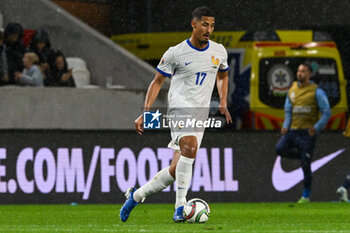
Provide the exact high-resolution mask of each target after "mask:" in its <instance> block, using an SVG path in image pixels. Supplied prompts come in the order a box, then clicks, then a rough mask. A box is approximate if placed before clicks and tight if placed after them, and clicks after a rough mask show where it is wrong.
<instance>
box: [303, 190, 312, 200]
mask: <svg viewBox="0 0 350 233" xmlns="http://www.w3.org/2000/svg"><path fill="white" fill-rule="evenodd" d="M310 193H311V190H310V189H309V188H304V189H303V197H304V198H309V197H310Z"/></svg>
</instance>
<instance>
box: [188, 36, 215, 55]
mask: <svg viewBox="0 0 350 233" xmlns="http://www.w3.org/2000/svg"><path fill="white" fill-rule="evenodd" d="M186 42H187V44H188V45H189V46H190V47H191V48H193V49H195V50H197V51H200V52H203V51H205V50H207V49H208V48H209V43H210V42H209V41H208V44H207V46H205V48H203V49H199V48H196V47H194V46H193V45H192V44H191V41H190V39H187V40H186Z"/></svg>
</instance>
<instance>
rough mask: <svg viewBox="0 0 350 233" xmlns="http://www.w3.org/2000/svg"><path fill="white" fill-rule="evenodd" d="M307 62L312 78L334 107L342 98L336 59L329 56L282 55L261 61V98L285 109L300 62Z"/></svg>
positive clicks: (264, 101)
mask: <svg viewBox="0 0 350 233" xmlns="http://www.w3.org/2000/svg"><path fill="white" fill-rule="evenodd" d="M305 61H308V62H310V63H311V66H312V68H313V74H312V77H311V80H312V81H314V82H315V83H316V84H318V85H319V87H320V88H322V89H323V90H324V91H325V92H326V94H327V96H328V99H329V103H330V105H331V106H332V107H333V106H334V105H336V104H337V103H338V102H339V101H340V89H339V78H338V71H337V65H336V61H335V60H334V59H329V58H307V57H298V58H296V57H283V58H266V59H261V60H260V66H259V69H260V75H259V76H260V79H259V98H260V100H261V101H262V102H263V103H265V104H267V105H269V106H271V107H274V108H283V107H284V101H285V98H286V95H287V93H288V90H289V88H290V86H291V85H292V83H293V81H296V72H297V69H298V66H299V64H300V63H303V62H305Z"/></svg>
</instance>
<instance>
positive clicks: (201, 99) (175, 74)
mask: <svg viewBox="0 0 350 233" xmlns="http://www.w3.org/2000/svg"><path fill="white" fill-rule="evenodd" d="M191 26H192V29H193V31H192V35H191V38H190V39H187V40H185V41H183V42H181V43H180V44H178V45H176V46H174V47H170V48H169V49H168V50H167V51H166V52H165V54H164V55H163V57H162V59H161V61H160V63H159V65H158V66H157V72H156V75H155V77H154V79H153V81H152V82H151V84H150V86H149V88H148V91H147V94H146V98H145V103H144V111H149V110H150V108H151V106H152V104H153V102H154V100H155V99H156V97H157V95H158V93H159V90H160V88H161V87H162V85H163V83H164V80H165V79H166V78H167V77H169V78H171V83H170V89H169V92H168V109H171V110H173V112H172V114H175V115H176V113H177V112H176V111H178V113H180V114H182V113H188V112H187V110H188V109H190V110H191V111H190V112H191V113H190V114H191V116H194V115H196V113H195V112H193V111H195V110H196V109H198V110H199V111H202V110H203V109H206V111H205V113H204V114H203V113H199V115H200V116H199V118H201V119H202V120H203V119H204V118H207V117H208V112H209V104H210V99H211V95H212V91H213V88H214V85H215V81H216V82H217V88H218V92H219V95H220V106H219V110H220V112H221V113H222V114H224V115H225V118H226V121H227V122H228V123H229V122H230V123H232V119H231V116H230V113H229V112H228V110H227V92H228V69H229V67H228V65H227V52H226V50H225V48H224V47H223V46H222V45H221V44H218V43H215V42H214V41H211V40H210V36H211V34H212V33H213V30H214V26H215V18H214V14H213V13H212V11H211V10H210V9H209V8H207V7H205V6H202V7H198V8H196V9H195V10H194V11H193V12H192V21H191ZM135 128H136V131H137V132H138V133H139V134H142V132H143V115H141V116H140V117H138V118H137V119H136V120H135ZM203 133H204V131H203V130H191V131H189V130H181V129H176V128H175V127H173V128H172V127H171V138H172V140H171V142H170V143H169V145H168V147H169V148H172V149H174V156H173V159H172V161H171V164H170V166H169V167H167V168H164V169H162V170H161V171H159V172H158V173H157V174H156V175H155V176H154V177H153V179H152V180H150V181H149V182H148V183H146V184H145V185H144V186H142V187H140V188H139V189H136V188H130V189H129V190H127V192H126V194H125V195H126V197H127V200H126V201H125V203H124V205H123V207H122V208H121V210H120V218H121V220H122V221H123V222H125V221H127V219H128V217H129V215H130V212H131V211H132V209H133V208H134V207H135V206H136V205H138V204H139V203H140V202H142V201H143V200H144V199H145V198H146V197H147V196H148V195H151V194H154V193H157V192H160V191H162V190H163V189H165V188H166V187H168V186H169V185H171V184H172V183H173V182H174V181H175V179H176V182H177V185H176V203H175V213H174V216H173V220H174V221H175V222H183V221H184V219H183V215H182V214H183V207H184V204H185V203H186V195H187V190H188V188H189V185H190V182H191V179H192V165H193V162H194V160H195V158H196V153H197V150H198V148H199V147H200V144H201V141H202V137H203Z"/></svg>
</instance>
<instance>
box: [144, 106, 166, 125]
mask: <svg viewBox="0 0 350 233" xmlns="http://www.w3.org/2000/svg"><path fill="white" fill-rule="evenodd" d="M161 115H162V114H161V113H160V112H159V109H157V111H156V112H144V113H143V128H144V129H160V116H161Z"/></svg>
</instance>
